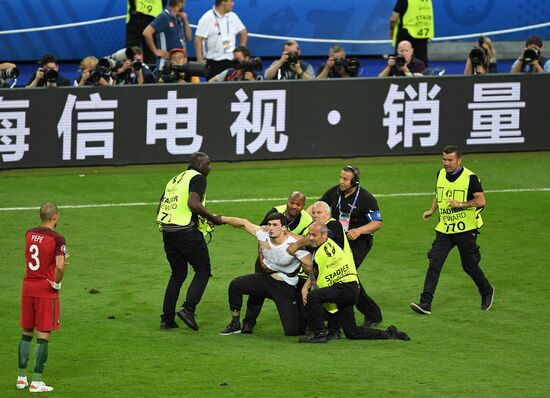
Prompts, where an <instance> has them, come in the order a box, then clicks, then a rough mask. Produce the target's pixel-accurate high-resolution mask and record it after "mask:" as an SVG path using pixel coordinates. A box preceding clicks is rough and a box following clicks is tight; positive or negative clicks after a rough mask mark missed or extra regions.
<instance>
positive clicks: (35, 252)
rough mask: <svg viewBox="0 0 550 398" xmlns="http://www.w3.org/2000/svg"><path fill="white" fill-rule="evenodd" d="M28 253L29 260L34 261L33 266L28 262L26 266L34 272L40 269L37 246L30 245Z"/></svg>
mask: <svg viewBox="0 0 550 398" xmlns="http://www.w3.org/2000/svg"><path fill="white" fill-rule="evenodd" d="M29 253H30V254H31V258H32V259H33V260H34V261H35V263H34V264H33V263H32V261H29V263H28V265H29V268H30V270H31V271H36V270H37V269H38V268H40V258H39V257H38V254H39V250H38V246H36V245H31V246H30V247H29Z"/></svg>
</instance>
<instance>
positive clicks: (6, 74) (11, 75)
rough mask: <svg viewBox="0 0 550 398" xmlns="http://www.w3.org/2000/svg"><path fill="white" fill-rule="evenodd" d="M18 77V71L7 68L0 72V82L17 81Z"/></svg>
mask: <svg viewBox="0 0 550 398" xmlns="http://www.w3.org/2000/svg"><path fill="white" fill-rule="evenodd" d="M18 77H19V69H17V68H8V69H2V70H0V80H7V79H17V78H18Z"/></svg>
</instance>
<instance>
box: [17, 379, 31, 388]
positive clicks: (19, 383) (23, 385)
mask: <svg viewBox="0 0 550 398" xmlns="http://www.w3.org/2000/svg"><path fill="white" fill-rule="evenodd" d="M28 385H29V382H28V381H27V376H24V377H22V376H17V384H16V385H15V387H17V389H18V390H24V389H25V388H26V387H27V386H28Z"/></svg>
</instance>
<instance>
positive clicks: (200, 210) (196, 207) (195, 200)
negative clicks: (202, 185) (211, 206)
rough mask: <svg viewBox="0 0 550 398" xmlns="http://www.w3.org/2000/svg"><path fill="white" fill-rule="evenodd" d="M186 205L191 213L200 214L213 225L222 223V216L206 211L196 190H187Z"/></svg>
mask: <svg viewBox="0 0 550 398" xmlns="http://www.w3.org/2000/svg"><path fill="white" fill-rule="evenodd" d="M187 206H189V208H190V209H191V211H192V212H193V213H196V214H198V215H199V216H202V217H204V218H206V219H207V220H208V221H210V222H211V223H212V224H214V225H222V224H223V221H222V216H217V215H214V214H212V213H210V212H209V211H208V209H207V208H206V207H204V206H203V205H202V203H201V198H200V196H199V194H198V193H196V192H192V191H191V192H189V199H188V200H187Z"/></svg>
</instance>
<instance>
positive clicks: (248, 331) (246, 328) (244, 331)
mask: <svg viewBox="0 0 550 398" xmlns="http://www.w3.org/2000/svg"><path fill="white" fill-rule="evenodd" d="M241 333H242V334H252V333H254V331H253V330H252V326H250V324H248V323H244V322H243V328H242V329H241Z"/></svg>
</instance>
